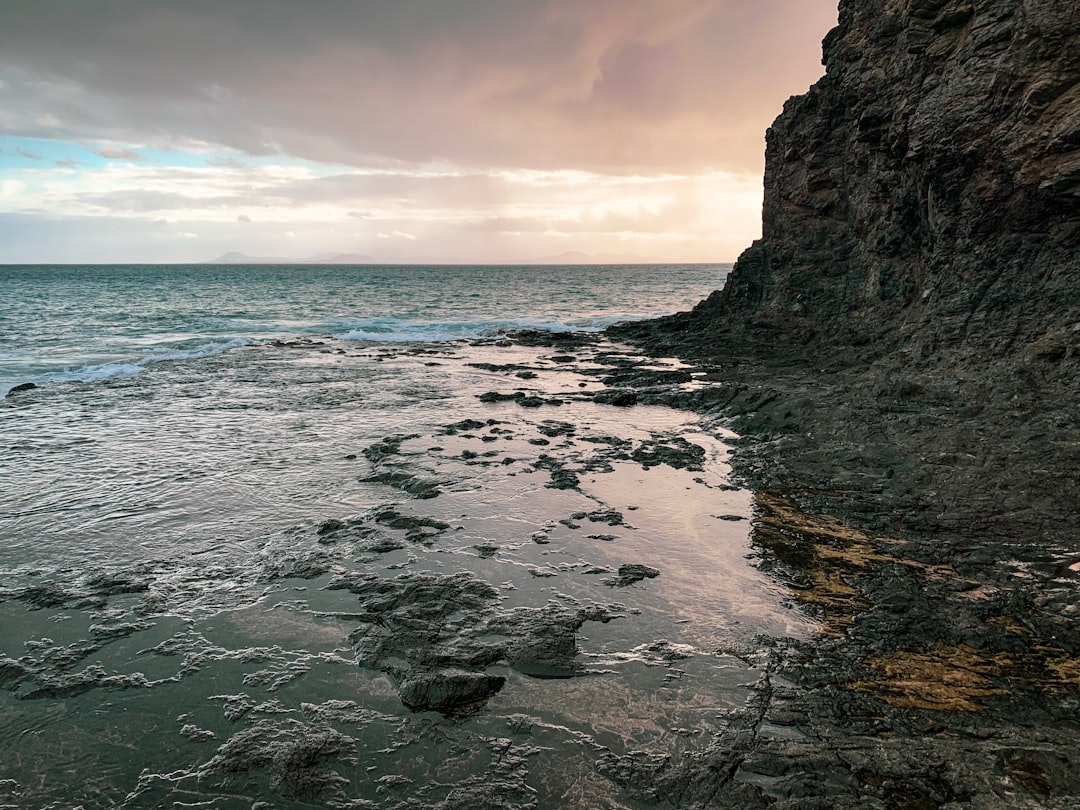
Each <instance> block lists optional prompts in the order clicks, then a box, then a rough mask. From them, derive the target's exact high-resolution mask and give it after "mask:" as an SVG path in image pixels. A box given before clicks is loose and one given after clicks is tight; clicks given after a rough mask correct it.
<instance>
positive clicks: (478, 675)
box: [398, 669, 506, 713]
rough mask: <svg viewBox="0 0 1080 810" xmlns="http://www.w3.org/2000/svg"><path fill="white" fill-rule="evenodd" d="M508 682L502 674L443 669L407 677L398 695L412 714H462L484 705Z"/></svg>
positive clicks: (401, 684) (400, 686) (400, 685)
mask: <svg viewBox="0 0 1080 810" xmlns="http://www.w3.org/2000/svg"><path fill="white" fill-rule="evenodd" d="M505 683H506V678H504V677H502V676H501V675H488V674H486V673H482V672H464V671H462V670H456V669H443V670H437V671H435V672H421V673H417V674H409V675H407V676H405V678H404V679H403V680H402V681H401V683H399V684H398V695H400V697H401V702H402V703H404V704H405V706H407V707H408V708H410V709H412V710H413V711H425V712H426V711H436V712H443V713H461V712H463V711H467V710H468V709H470V708H474V707H477V706H479V705H482V704H483V703H484V702H486V701H487V700H488V699H489V698H490V697H491V696H492V695H495V694H496V693H498V691H499V690H500V689H502V688H503V685H504V684H505Z"/></svg>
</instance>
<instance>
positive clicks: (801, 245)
mask: <svg viewBox="0 0 1080 810" xmlns="http://www.w3.org/2000/svg"><path fill="white" fill-rule="evenodd" d="M824 63H825V66H826V75H825V77H824V78H822V79H821V80H820V81H819V82H818V83H817V84H816V85H815V86H814V87H813V88H811V90H810V92H809V93H807V94H806V95H804V96H799V97H796V98H793V99H791V100H790V101H788V103H787V104H786V105H785V107H784V112H783V114H782V115H781V116H780V117H779V118H778V119H777V120H776V122H775V123H774V124H773V126H772V128H771V129H770V130H769V132H768V135H767V144H768V145H767V164H766V173H765V205H764V221H763V234H764V235H763V238H762V239H761V240H760V241H758V242H756V243H755V244H754V245H753V246H752V247H751V248H750V249H749V250H747V251H746V252H745V253H744V254H743V256H742V257H741V258H740V260H739V263H738V265H737V267H736V269H735V272H734V274H733V275H732V277H731V281H730V283H729V284H728V285H727V286H726V287H725V289H724V290H723V291H721V292H719V293H717V294H715V295H714V296H713V297H711V298H710V299H709V300H708V301H707V302H706V303H704V304H702V305H701V306H700V307H699V308H698V310H697V311H696V312H695V319H696V322H697V323H699V324H704V322H709V326H710V327H711V328H713V329H715V328H716V327H717V326H720V327H721V329H724V328H727V327H729V326H730V325H731V324H732V322H733V321H734V323H735V324H736V325H738V324H740V322H741V323H742V324H744V325H745V326H748V327H757V328H759V329H768V330H770V331H775V332H777V333H778V334H779V335H780V336H781V338H780V339H781V340H787V341H796V342H798V343H804V342H808V343H809V344H810V345H811V346H812V347H813V346H817V347H822V348H824V347H827V346H829V347H831V346H836V345H842V346H845V347H848V346H851V347H864V349H863V352H862V355H863V356H864V357H867V358H872V357H875V356H880V355H882V354H885V353H888V352H901V353H902V354H903V355H904V357H905V358H906V359H909V360H910V361H913V362H937V361H940V360H942V359H946V360H949V361H954V360H955V359H956V357H957V356H966V355H969V354H975V355H977V356H978V357H979V358H980V359H993V358H999V357H1012V356H1016V355H1023V356H1025V357H1026V358H1029V359H1031V360H1033V361H1040V362H1041V363H1043V364H1044V365H1042V366H1039V369H1040V371H1041V372H1043V373H1046V374H1053V373H1054V372H1055V371H1057V370H1058V369H1056V368H1055V367H1056V366H1057V365H1058V364H1061V363H1063V362H1069V361H1071V365H1072V366H1073V368H1072V370H1073V371H1075V363H1076V361H1077V360H1078V359H1080V5H1077V4H1076V3H1075V2H1072V0H1023V1H1022V0H974V2H972V1H971V0H848V2H843V3H841V5H840V24H839V26H838V27H837V28H835V29H834V30H833V31H832V32H831V33H830V34H829V36H828V37H827V38H826V40H825V43H824ZM718 322H719V323H718Z"/></svg>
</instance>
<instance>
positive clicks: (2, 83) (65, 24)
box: [0, 0, 836, 263]
mask: <svg viewBox="0 0 1080 810" xmlns="http://www.w3.org/2000/svg"><path fill="white" fill-rule="evenodd" d="M835 22H836V0H755V1H754V2H752V3H751V2H748V1H747V0H303V1H302V0H94V2H87V1H86V0H2V5H0V263H60V262H74V263H84V262H85V263H96V262H104V263H111V262H146V263H151V262H199V261H209V260H212V259H213V258H215V257H217V256H219V255H221V254H223V253H226V252H231V251H235V252H241V253H244V254H247V255H250V256H281V257H288V258H302V257H312V256H328V255H333V254H356V255H364V256H369V257H371V258H372V259H374V260H377V261H384V262H492V263H501V262H514V261H533V260H537V259H543V258H547V257H551V256H559V255H561V254H564V253H567V252H582V253H585V254H588V255H589V256H592V257H600V258H606V259H609V260H610V259H615V258H616V257H618V258H620V259H623V258H624V259H634V260H640V261H704V262H726V261H732V260H734V259H735V258H736V257H737V256H738V254H739V253H740V252H741V251H742V249H743V248H745V247H746V246H748V245H749V244H750V242H751V241H752V240H753V239H755V238H756V237H757V236H759V235H760V229H761V222H760V218H761V198H762V180H761V175H762V169H763V163H764V143H765V141H764V133H765V129H766V128H767V127H768V125H769V124H770V123H771V121H772V119H773V118H775V116H776V115H777V114H778V113H779V112H780V109H781V108H782V106H783V102H784V100H785V99H786V98H787V97H789V96H791V95H794V94H797V93H802V92H805V90H806V89H807V88H808V87H809V86H810V85H811V84H812V83H813V82H814V81H816V80H817V78H819V77H820V76H821V75H822V72H823V68H822V67H821V44H820V43H821V39H822V38H823V37H824V35H825V33H826V32H827V31H828V30H829V28H831V27H832V26H833V25H834V24H835Z"/></svg>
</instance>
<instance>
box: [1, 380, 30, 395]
mask: <svg viewBox="0 0 1080 810" xmlns="http://www.w3.org/2000/svg"><path fill="white" fill-rule="evenodd" d="M35 388H37V384H36V383H32V382H27V383H19V385H13V386H11V388H9V389H8V392H7V396H9V397H10V396H11V395H12V394H21V393H22V392H23V391H33V390H34V389H35Z"/></svg>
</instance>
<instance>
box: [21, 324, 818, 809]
mask: <svg viewBox="0 0 1080 810" xmlns="http://www.w3.org/2000/svg"><path fill="white" fill-rule="evenodd" d="M611 353H615V354H614V360H612V357H611V356H608V357H605V356H602V355H603V354H607V355H611ZM620 353H622V354H620ZM569 354H570V355H572V358H570V357H569V356H568V353H567V349H565V348H561V349H560V348H552V347H543V346H541V347H533V346H527V345H520V344H514V343H512V342H509V341H505V340H498V341H493V340H472V341H458V342H453V343H423V344H418V343H413V344H408V343H397V342H395V343H383V344H378V343H372V342H358V341H355V340H349V339H342V338H335V337H330V336H324V337H319V338H301V339H294V340H292V341H290V342H285V343H276V344H273V343H251V344H249V345H243V346H237V347H235V348H233V349H231V350H228V351H223V352H220V353H216V354H207V355H206V356H201V357H186V358H182V359H176V360H172V361H163V362H155V363H152V364H146V365H144V366H143V367H141V369H140V372H139V373H138V374H134V375H132V376H126V377H124V376H118V377H113V378H110V379H99V380H96V381H94V382H77V381H66V382H65V381H60V380H54V381H53V382H51V383H49V384H47V385H43V386H42V387H40V388H37V389H34V390H30V391H25V392H20V393H17V394H13V395H12V396H9V397H8V398H6V399H4V400H0V435H2V436H3V444H4V453H3V454H2V455H0V480H2V481H3V487H2V491H0V526H2V530H3V540H4V542H3V544H2V545H0V717H2V719H3V722H2V723H0V746H2V747H3V750H4V751H5V752H8V753H6V754H5V756H4V757H3V760H2V761H0V799H2V801H3V802H5V803H6V804H8V805H11V806H16V807H48V806H55V807H74V806H83V807H86V808H91V807H94V808H97V807H101V808H105V807H118V806H119V807H133V808H134V807H139V808H141V807H173V806H198V807H215V808H219V807H244V808H250V807H252V806H253V804H254V803H256V802H259V801H265V802H268V803H269V806H274V807H309V806H311V807H314V806H319V807H322V806H332V807H387V808H395V807H423V806H435V805H439V806H443V807H474V806H480V805H483V806H507V807H541V808H545V807H568V808H572V807H578V808H603V807H608V808H622V807H627V808H631V807H650V806H670V805H667V804H665V802H664V801H663V800H662V798H657V797H654V798H653V799H647V798H645V797H643V796H642V794H641V793H640V792H633V791H629V790H627V788H626V785H625V784H624V781H623V780H622V779H621V777H619V776H618V773H619V766H618V763H619V762H621V761H623V760H621V759H620V758H625V757H629V756H633V757H645V758H648V757H654V756H656V757H665V756H678V755H679V754H680V752H694V751H700V750H703V749H705V748H707V747H708V745H709V744H710V742H711V741H712V740H713V739H714V738H715V736H716V735H717V734H719V733H721V732H723V731H724V729H725V728H727V726H728V724H729V723H730V722H732V718H734V717H737V716H738V714H739V712H740V710H741V709H742V707H743V706H744V704H745V702H746V701H747V699H748V697H749V696H750V695H751V693H752V688H753V685H754V683H755V682H756V681H757V680H758V679H759V677H760V676H761V671H760V669H759V668H758V665H757V660H758V652H759V645H758V643H757V642H756V640H755V639H756V638H757V637H758V636H759V635H760V634H767V635H770V636H783V635H795V636H800V635H804V634H806V633H809V632H811V631H812V630H813V625H812V623H811V622H810V621H809V620H808V619H807V618H806V617H804V616H803V615H801V614H800V613H798V612H796V611H794V610H792V609H791V608H790V607H789V606H788V605H787V604H786V600H785V595H784V592H783V591H782V589H781V588H780V587H779V586H777V585H776V584H775V583H774V582H772V581H771V580H770V579H769V578H767V577H766V576H764V575H763V574H761V573H760V572H759V571H757V570H756V569H755V568H754V567H753V566H752V565H751V564H750V562H749V561H748V560H747V555H748V554H749V552H750V548H749V540H748V534H749V520H748V519H749V517H750V515H751V510H752V508H753V498H752V495H751V494H750V493H748V492H746V491H743V490H739V489H737V488H735V487H733V486H731V483H730V481H729V479H728V474H729V470H728V467H727V463H726V458H727V454H728V445H727V443H726V442H727V441H730V440H731V438H732V436H731V434H730V433H728V432H726V431H725V430H724V428H723V427H722V425H719V424H714V423H709V422H702V421H701V420H700V419H698V418H697V417H695V416H694V415H693V414H689V413H685V412H678V411H674V410H670V409H667V408H661V407H645V406H637V407H634V408H630V409H627V408H616V407H612V406H605V405H598V404H596V403H594V402H592V401H590V400H589V399H588V397H587V394H588V392H590V391H593V390H597V389H599V388H601V387H603V383H602V382H601V380H600V379H599V376H598V374H597V373H596V372H598V371H603V370H604V369H605V366H604V365H603V364H604V363H605V362H619V361H629V360H631V359H632V357H631V353H629V352H627V350H626V349H625V347H618V346H613V345H611V344H607V343H604V342H600V343H597V344H594V345H591V346H587V347H576V348H573V349H572V350H570V352H569ZM475 364H481V365H484V367H482V368H481V367H477V366H476V365H475ZM677 365H678V364H677V363H676V362H674V361H669V362H667V363H666V366H667V367H671V368H674V367H676V366H677ZM660 366H661V367H664V366H665V362H664V361H660ZM526 372H527V373H526ZM523 373H524V375H525V376H524V377H523V376H519V375H521V374H523ZM530 375H535V376H530ZM516 389H521V390H522V391H523V392H525V393H529V394H535V395H538V396H540V397H541V398H543V399H545V400H551V399H558V400H560V401H561V403H562V404H560V405H555V404H550V403H549V404H544V405H542V406H541V407H535V408H526V407H522V406H521V405H519V404H518V403H516V402H513V401H510V402H482V401H480V399H479V395H480V394H483V393H485V392H488V391H500V392H509V391H514V390H516ZM467 419H468V420H474V421H472V422H469V423H466V424H464V425H463V424H462V421H463V420H467ZM454 425H457V427H454ZM386 437H392V440H391V441H389V442H388V441H386ZM680 442H681V443H680ZM691 446H692V448H700V449H699V450H698V449H694V450H693V452H687V453H685V454H684V455H683V456H680V455H679V453H680V452H682V451H685V450H686V448H687V447H691ZM373 447H374V448H375V449H374V450H373V449H372V448H373ZM658 447H660V448H663V447H667V448H669V449H670V448H674V451H672V452H671V453H669V454H668V455H667V456H658V458H659V457H663V458H665V459H666V461H665V462H664V463H654V462H653V461H649V459H652V458H653V455H650V454H653V453H654V451H656V449H657V448H658ZM365 450H367V451H368V452H367V453H365ZM675 451H678V452H675ZM642 459H645V461H642ZM680 459H681V460H680ZM673 465H674V466H673ZM688 466H689V468H687V467H688ZM565 474H572V475H574V476H576V480H577V483H578V486H577V487H576V488H563V489H560V488H554V487H553V484H557V483H558V480H557V479H558V476H559V475H565ZM376 476H381V480H364V479H372V478H373V477H376ZM417 482H419V484H421V485H423V486H426V487H429V489H427V490H425V489H422V488H421V489H419V490H415V489H414V491H413V492H408V491H405V490H403V489H401V488H400V487H409V486H414V485H415V484H417ZM430 488H434V489H430ZM433 492H434V493H436V497H416V495H418V494H419V495H430V494H432V493H433ZM334 521H338V522H339V523H334ZM335 526H336V527H338V528H334V527H335ZM627 564H636V565H642V566H649V567H651V568H652V569H655V572H656V575H655V576H652V577H649V576H644V577H643V578H639V579H637V580H633V578H631V581H626V582H620V581H619V580H620V575H619V568H620V566H625V565H627ZM458 586H461V587H466V588H468V589H471V591H472V592H475V594H477V595H478V596H476V598H475V599H473V597H469V599H473V601H471V602H470V601H469V599H465V600H464V601H459V602H454V599H453V598H452V591H453V588H455V587H458ZM373 588H374V589H376V590H378V593H379V594H381V595H379V596H378V597H377V598H376V596H373V595H372V594H373V593H374V591H373V590H372V589H373ZM444 599H449V602H448V604H449V607H448V608H446V609H445V610H442V608H441V607H440V605H442V604H443V600H444ZM425 611H426V613H425ZM432 611H434V613H432ZM429 614H430V615H434V616H435V617H436V621H435V622H434V623H433V624H432V625H430V628H431V631H430V632H431V633H433V634H434V635H432V636H431V637H430V638H428V636H426V635H425V633H428V630H427V629H425V628H427V627H428V625H423V624H421V625H418V624H417V622H422V621H423V620H424V618H423V617H424V616H425V615H429ZM574 616H579V617H583V618H581V619H580V626H579V627H577V629H576V630H573V631H571V633H570V636H569V638H570V644H571V645H572V648H573V649H572V651H571V652H572V653H573V652H575V651H576V655H573V654H572V655H571V659H572V660H567V659H566V658H565V657H561V658H560V657H559V656H558V655H556V656H554V657H551V656H549V655H548V653H547V652H541V653H537V654H535V655H534V654H533V653H532V652H530V653H529V654H528V655H523V654H521V652H520V650H521V649H523V648H524V649H526V650H527V651H529V650H533V648H536V649H541V648H542V647H544V643H546V641H550V640H551V639H552V638H558V639H564V636H557V635H556V636H551V637H550V638H549V637H547V636H545V635H544V634H545V633H548V632H549V631H550V632H553V633H556V634H557V633H558V632H561V630H560V628H563V627H565V626H566V622H567V621H569V620H571V619H573V617H574ZM418 627H419V628H420V629H419V630H417V628H418ZM552 628H554V629H552ZM537 632H539V634H540V635H539V636H536V635H535V634H536V633H537ZM401 633H404V634H405V635H404V636H402V637H403V638H408V639H410V641H408V642H407V643H406V644H405V646H401V644H398V646H397V647H394V646H393V644H394V642H393V641H392V640H393V638H395V637H396V636H395V634H401ZM410 633H411V634H412V635H409V634H410ZM380 634H381V635H380ZM530 634H532V635H530ZM373 638H374V639H379V638H382V639H383V642H379V644H384V642H385V643H390V644H391V648H390V651H389V652H385V653H378V654H374V653H372V647H371V641H372V639H373ZM386 639H390V641H389V642H386ZM537 639H539V641H537ZM409 645H419V646H416V647H415V648H414V647H413V646H409ZM555 646H556V647H558V646H559V645H558V644H556V645H555ZM490 650H497V651H499V652H498V653H497V654H495V653H493V654H491V655H487V651H490ZM514 650H518V652H517V653H514V652H513V651H514ZM477 651H479V653H483V654H484V655H487V657H482V658H477V657H476V655H477V654H478V653H477ZM423 656H427V658H424V657H423ZM469 656H473V657H469ZM440 657H442V658H445V659H446V660H447V661H448V662H449V663H446V664H445V667H448V669H446V670H445V671H448V672H449V671H458V670H461V669H467V670H470V671H474V672H479V673H484V674H486V675H488V676H492V677H495V678H503V679H505V682H504V683H503V684H502V685H501V688H498V689H495V690H494V691H493V692H491V694H489V695H486V696H485V698H484V699H481V700H476V701H473V702H472V703H471V704H470V705H468V706H466V707H463V709H462V710H461V711H458V710H452V711H451V710H447V711H433V710H422V711H413V710H410V708H407V707H406V705H405V702H406V701H405V697H404V696H405V695H406V691H402V692H401V693H400V694H399V689H402V690H406V689H407V682H408V679H409V678H410V677H411V676H412V674H415V673H416V672H419V671H420V670H421V669H422V668H423V667H425V666H428V665H429V664H428V663H424V661H430V660H435V659H438V658H440ZM439 666H440V667H441V666H444V665H439ZM441 671H444V670H441V669H440V672H441ZM414 708H415V707H414ZM420 708H423V707H420ZM484 802H488V804H486V805H484ZM440 803H442V804H440ZM500 803H501V804H500Z"/></svg>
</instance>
